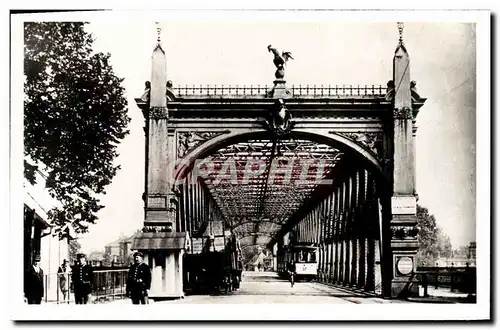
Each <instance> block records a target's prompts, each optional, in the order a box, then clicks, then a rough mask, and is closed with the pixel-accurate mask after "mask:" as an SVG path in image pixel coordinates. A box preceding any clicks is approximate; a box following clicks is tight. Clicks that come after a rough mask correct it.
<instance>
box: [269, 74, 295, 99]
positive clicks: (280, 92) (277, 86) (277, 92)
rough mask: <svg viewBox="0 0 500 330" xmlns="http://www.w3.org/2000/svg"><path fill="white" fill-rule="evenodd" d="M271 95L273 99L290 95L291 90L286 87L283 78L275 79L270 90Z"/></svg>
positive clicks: (289, 96)
mask: <svg viewBox="0 0 500 330" xmlns="http://www.w3.org/2000/svg"><path fill="white" fill-rule="evenodd" d="M272 97H273V98H275V99H286V98H291V97H292V92H291V91H290V90H289V89H288V88H287V87H286V81H285V80H284V79H279V78H278V79H276V80H275V81H274V88H273V90H272Z"/></svg>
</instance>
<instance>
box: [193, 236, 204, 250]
mask: <svg viewBox="0 0 500 330" xmlns="http://www.w3.org/2000/svg"><path fill="white" fill-rule="evenodd" d="M191 250H192V251H193V253H201V252H202V250H203V238H193V239H192V243H191Z"/></svg>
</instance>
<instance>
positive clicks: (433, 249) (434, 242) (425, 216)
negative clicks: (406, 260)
mask: <svg viewBox="0 0 500 330" xmlns="http://www.w3.org/2000/svg"><path fill="white" fill-rule="evenodd" d="M417 226H418V229H419V232H418V242H419V244H420V248H419V251H418V253H417V264H419V265H420V264H422V262H425V264H426V265H427V266H433V265H434V263H435V261H436V258H438V257H440V256H441V257H451V251H452V246H451V240H450V238H449V237H448V235H446V234H445V233H443V231H442V230H441V229H440V228H439V227H438V226H437V224H436V218H435V217H434V216H433V215H432V214H430V213H429V210H428V209H427V208H425V207H423V206H420V205H417Z"/></svg>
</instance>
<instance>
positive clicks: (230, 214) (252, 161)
mask: <svg viewBox="0 0 500 330" xmlns="http://www.w3.org/2000/svg"><path fill="white" fill-rule="evenodd" d="M341 156H342V153H341V152H340V151H339V150H338V149H336V148H333V147H331V146H328V145H325V144H319V143H316V142H312V141H308V140H301V139H287V140H279V141H277V142H276V141H272V140H271V139H263V140H249V141H245V142H240V143H236V144H232V145H229V146H227V147H224V148H222V149H219V150H218V151H217V152H215V153H214V154H212V155H210V156H209V157H207V158H206V159H205V160H203V162H202V163H204V164H207V165H206V166H207V169H209V170H205V171H204V173H203V175H202V180H203V182H204V184H205V185H206V187H207V188H208V190H209V192H210V194H211V195H212V196H213V198H214V200H215V201H216V203H217V205H218V206H219V208H220V210H221V212H222V214H223V216H224V218H226V219H232V220H231V224H233V226H232V227H233V229H234V231H235V233H236V234H237V235H238V236H239V237H245V236H246V235H250V236H251V237H254V236H255V237H254V240H253V241H252V242H251V243H252V244H256V242H257V241H262V240H266V242H269V241H270V240H271V238H269V237H268V236H271V237H272V236H275V235H276V234H277V233H278V232H279V231H280V229H281V227H282V225H283V224H285V223H286V221H287V220H288V219H289V218H290V217H291V216H292V215H293V214H294V213H295V212H297V210H298V209H299V208H300V206H301V205H303V203H304V201H305V200H307V199H308V198H309V197H310V196H311V194H312V193H313V191H314V190H315V189H316V188H317V187H318V184H319V180H321V179H323V178H325V177H328V176H329V175H330V174H331V172H332V169H333V168H334V167H335V166H336V164H337V163H338V161H339V160H340V159H341ZM263 218H267V219H270V220H271V221H267V222H266V221H259V219H263ZM233 219H251V220H250V222H249V221H248V220H247V222H246V223H241V222H240V223H239V221H237V220H233ZM275 219H280V220H279V221H275ZM259 235H260V236H259ZM261 237H262V238H261ZM264 237H266V238H264Z"/></svg>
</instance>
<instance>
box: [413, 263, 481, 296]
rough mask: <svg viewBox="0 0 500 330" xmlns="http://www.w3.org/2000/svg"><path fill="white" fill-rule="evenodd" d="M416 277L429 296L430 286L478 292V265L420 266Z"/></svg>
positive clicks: (463, 291) (471, 292)
mask: <svg viewBox="0 0 500 330" xmlns="http://www.w3.org/2000/svg"><path fill="white" fill-rule="evenodd" d="M415 277H416V281H417V282H418V283H420V285H422V286H423V288H424V296H427V288H428V287H429V286H431V287H434V288H435V289H438V288H447V289H448V288H449V289H450V291H458V292H462V293H469V294H475V293H476V267H418V268H417V272H416V273H415Z"/></svg>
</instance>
